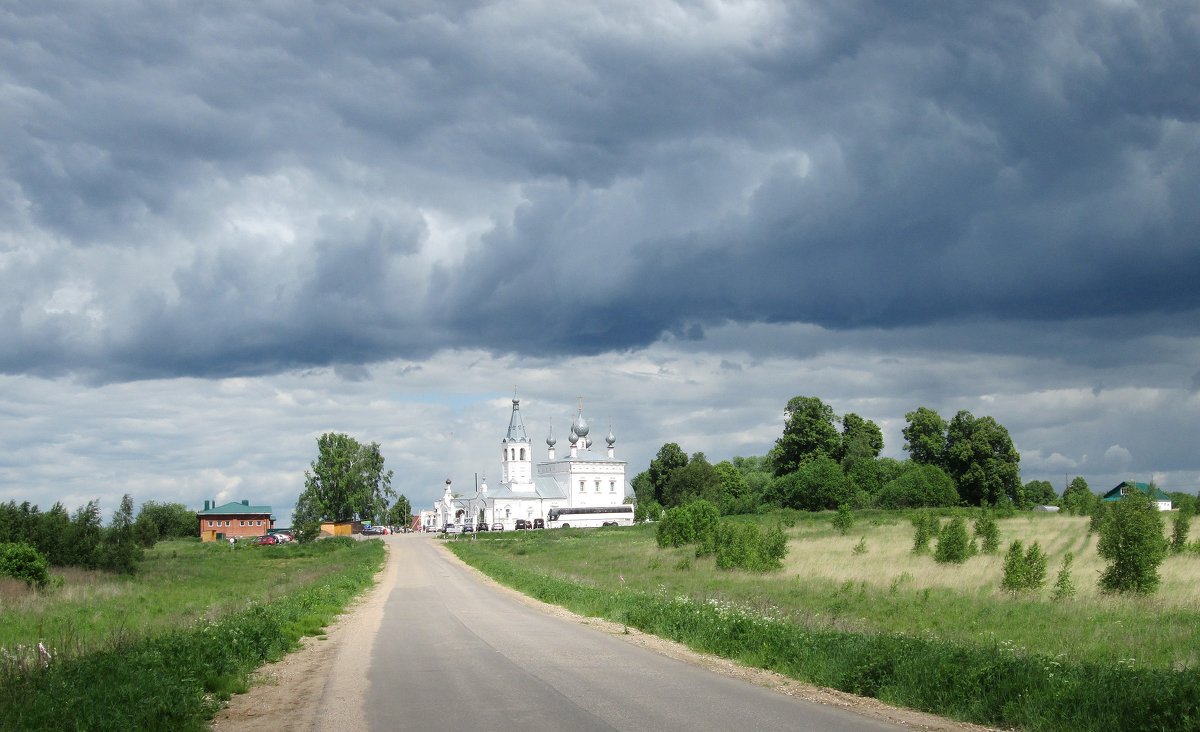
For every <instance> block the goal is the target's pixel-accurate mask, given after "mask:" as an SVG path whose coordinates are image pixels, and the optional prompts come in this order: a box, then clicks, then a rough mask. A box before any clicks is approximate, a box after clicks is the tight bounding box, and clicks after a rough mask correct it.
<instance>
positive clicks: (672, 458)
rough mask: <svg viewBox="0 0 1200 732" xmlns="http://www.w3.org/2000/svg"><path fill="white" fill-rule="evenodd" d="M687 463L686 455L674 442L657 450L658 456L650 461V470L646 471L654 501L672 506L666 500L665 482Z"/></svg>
mask: <svg viewBox="0 0 1200 732" xmlns="http://www.w3.org/2000/svg"><path fill="white" fill-rule="evenodd" d="M687 462H688V457H687V453H685V452H684V451H683V448H681V447H680V446H679V445H677V444H675V443H674V442H668V443H667V444H665V445H663V446H662V447H660V448H659V449H658V454H657V455H655V456H654V459H653V460H651V461H650V469H649V470H648V471H647V472H648V475H647V478H649V480H650V487H651V488H652V489H653V491H654V495H653V496H652V497H653V498H654V500H655V501H657V502H658V503H660V504H662V505H664V506H670V505H672V504H670V503H668V502H667V499H666V493H667V482H668V481H670V479H671V473H673V472H675V471H676V470H678V469H679V468H682V467H683V466H685V465H687Z"/></svg>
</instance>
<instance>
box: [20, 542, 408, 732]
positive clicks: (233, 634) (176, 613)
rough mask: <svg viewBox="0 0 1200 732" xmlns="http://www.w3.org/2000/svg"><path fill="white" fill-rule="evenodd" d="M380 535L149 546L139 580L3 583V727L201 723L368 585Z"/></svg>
mask: <svg viewBox="0 0 1200 732" xmlns="http://www.w3.org/2000/svg"><path fill="white" fill-rule="evenodd" d="M383 554H384V548H383V544H382V542H378V541H353V540H349V539H327V540H322V541H318V542H313V543H310V544H305V545H297V544H290V545H284V546H264V547H255V546H247V545H238V546H237V547H236V548H230V546H229V545H227V544H224V543H221V544H201V543H200V542H199V541H198V540H194V539H193V540H172V541H165V542H159V543H157V544H156V545H155V546H154V547H153V548H151V549H149V550H147V551H146V552H145V556H144V558H143V559H142V561H141V562H140V563H139V565H138V572H137V573H136V574H132V575H129V574H114V573H110V572H103V571H98V570H89V569H82V568H65V569H61V570H59V569H56V570H55V571H56V572H61V573H60V574H59V577H60V579H61V581H60V582H58V583H55V584H54V585H52V586H50V587H47V588H46V589H41V590H39V589H37V588H36V587H35V586H29V585H28V584H27V583H25V582H23V581H20V580H17V579H0V729H6V730H7V729H12V730H29V729H171V730H187V729H196V730H200V729H206V728H207V726H208V720H210V719H211V718H212V715H213V714H214V713H215V712H216V710H217V709H218V708H219V706H220V704H221V702H222V701H223V700H226V699H228V698H229V696H230V695H231V694H233V693H240V692H242V691H245V690H246V689H247V688H248V679H249V676H250V674H251V673H252V672H253V670H254V669H255V668H257V667H258V666H260V665H262V664H263V663H265V662H268V661H272V660H276V659H278V658H280V657H282V656H283V655H284V654H285V653H286V652H288V651H289V650H292V649H293V648H295V646H296V644H297V642H298V640H299V639H300V638H301V637H303V636H308V635H319V634H320V633H321V632H323V628H324V627H325V625H326V624H328V623H329V622H330V621H331V620H332V618H333V617H335V616H336V615H337V614H338V613H339V612H341V610H342V609H343V608H344V607H345V605H346V604H347V603H348V602H349V600H350V599H351V598H352V597H354V596H355V595H356V594H358V593H359V592H361V591H362V590H363V589H365V588H366V587H368V586H370V584H371V583H372V581H373V576H374V574H375V572H376V571H377V570H378V569H379V567H380V566H381V564H382V561H383Z"/></svg>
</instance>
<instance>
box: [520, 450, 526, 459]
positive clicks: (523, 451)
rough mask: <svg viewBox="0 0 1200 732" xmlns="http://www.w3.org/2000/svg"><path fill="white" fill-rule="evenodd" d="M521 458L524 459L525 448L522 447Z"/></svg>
mask: <svg viewBox="0 0 1200 732" xmlns="http://www.w3.org/2000/svg"><path fill="white" fill-rule="evenodd" d="M521 459H522V460H524V459H525V448H523V447H522V448H521Z"/></svg>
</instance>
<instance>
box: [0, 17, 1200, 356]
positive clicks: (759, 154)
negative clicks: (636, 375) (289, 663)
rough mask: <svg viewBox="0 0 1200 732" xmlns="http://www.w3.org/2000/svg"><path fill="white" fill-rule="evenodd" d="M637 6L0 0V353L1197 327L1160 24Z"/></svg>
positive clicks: (1174, 43)
mask: <svg viewBox="0 0 1200 732" xmlns="http://www.w3.org/2000/svg"><path fill="white" fill-rule="evenodd" d="M643 10H644V8H641V6H638V7H629V8H608V9H606V10H605V11H604V12H599V11H596V10H593V9H588V8H584V7H575V8H558V7H553V8H543V9H541V10H540V11H538V12H537V13H535V14H534V15H529V16H526V15H523V14H522V11H521V10H519V9H517V8H504V7H499V6H474V5H469V4H462V5H455V6H452V7H443V6H441V5H437V6H429V7H424V6H419V5H418V6H406V7H405V8H404V9H402V10H401V9H392V10H390V11H384V10H370V9H352V8H348V7H343V6H337V5H327V4H320V5H318V4H309V3H302V2H300V3H294V4H291V5H290V6H287V7H286V9H285V8H284V7H280V8H275V9H263V10H255V9H248V8H244V7H241V6H238V7H236V8H234V7H230V8H226V9H225V11H224V12H204V11H200V10H188V11H183V12H182V13H180V14H177V15H173V16H171V17H169V18H160V17H155V16H154V14H153V13H154V11H152V10H151V9H149V8H147V7H140V6H136V5H133V6H130V5H122V6H114V7H105V8H95V7H92V6H88V7H83V6H77V5H73V4H62V5H59V6H57V7H50V8H49V9H48V10H47V8H46V6H43V5H38V6H36V11H35V9H34V6H29V7H22V6H20V5H18V6H14V8H13V9H12V10H11V11H10V12H9V14H8V15H7V16H6V19H5V21H4V24H5V26H6V27H5V36H6V37H8V38H9V39H11V40H10V41H9V43H7V44H6V45H5V46H4V47H3V48H0V56H2V58H3V61H4V68H5V69H6V71H5V72H4V75H3V82H4V87H3V89H4V91H3V95H4V99H5V101H6V105H7V106H8V107H9V108H10V109H12V110H13V114H11V115H6V117H7V119H8V120H9V121H8V122H7V123H6V124H5V125H4V132H5V133H6V134H5V136H6V139H7V140H9V141H10V142H9V145H8V146H6V151H5V152H4V153H3V155H4V158H5V166H4V170H5V171H6V172H5V174H4V176H3V178H4V180H3V181H2V182H3V185H2V186H0V191H3V192H4V193H5V195H4V205H3V207H2V208H0V212H2V213H0V215H3V221H4V226H5V229H6V231H7V236H6V237H5V240H6V241H7V242H8V244H6V248H7V250H9V251H15V249H14V248H19V249H20V251H21V252H22V253H25V254H26V257H30V256H31V257H32V261H31V262H27V263H24V264H26V265H27V266H22V264H23V263H22V262H17V263H16V264H9V263H5V264H2V265H0V267H3V269H0V272H2V273H3V276H4V278H5V279H6V280H9V279H17V278H18V277H22V271H24V273H35V274H36V277H35V278H34V282H36V281H37V277H40V278H41V279H42V282H41V283H40V286H37V287H35V286H34V284H32V283H31V284H30V285H29V286H28V287H26V288H23V289H24V291H18V292H16V293H14V295H12V296H11V297H10V298H7V301H6V302H4V303H3V304H2V310H0V312H4V313H6V314H7V317H0V327H3V328H4V334H5V335H6V337H7V338H8V339H10V340H12V341H15V342H20V343H22V344H23V345H24V346H25V347H24V348H23V353H22V355H21V356H19V357H10V358H9V359H5V360H4V362H3V363H0V368H3V369H4V370H6V371H8V372H10V373H17V372H22V371H27V370H28V371H33V372H39V373H57V372H61V371H62V370H64V369H66V370H75V371H91V372H93V373H94V374H95V375H96V377H97V378H100V379H107V378H112V379H123V378H137V377H139V376H143V375H170V374H174V373H184V374H220V373H247V372H255V373H267V372H271V371H275V370H279V369H286V368H291V367H294V366H297V365H305V364H311V365H322V364H329V363H332V362H335V361H342V362H346V361H351V360H357V361H363V362H365V361H371V360H377V359H380V358H390V357H395V356H406V357H420V356H422V355H423V354H428V353H430V352H432V350H434V349H436V348H441V347H454V346H459V345H470V346H474V345H484V346H486V347H489V348H497V349H502V350H503V349H513V348H516V349H519V350H522V351H526V352H528V353H531V354H539V353H543V354H548V353H572V352H601V351H605V350H609V349H617V350H623V349H628V348H636V347H642V346H645V345H647V344H649V343H652V342H654V341H655V340H657V339H658V338H660V337H662V336H663V335H664V334H670V333H680V334H684V333H686V334H688V335H689V337H693V338H695V337H701V334H702V333H703V330H701V329H700V328H698V326H713V325H719V324H720V323H724V322H730V321H732V322H771V323H774V322H779V323H786V322H799V323H804V322H808V323H815V324H820V325H822V326H825V327H831V328H836V329H857V328H862V327H864V326H872V327H884V328H890V327H894V326H897V325H916V324H927V323H935V322H947V321H961V322H971V321H974V320H977V319H985V320H989V319H990V320H997V321H1009V320H1013V321H1022V322H1029V321H1045V322H1071V321H1075V320H1078V319H1081V318H1083V319H1089V318H1090V319H1095V318H1108V317H1125V318H1133V319H1135V320H1137V327H1138V328H1139V329H1144V328H1146V327H1162V323H1163V322H1164V321H1162V320H1160V318H1161V317H1162V316H1165V315H1166V316H1169V315H1182V316H1187V317H1191V316H1194V315H1195V313H1196V310H1197V308H1200V302H1198V297H1200V294H1198V293H1200V291H1197V289H1196V288H1195V287H1192V286H1190V285H1191V283H1193V282H1194V281H1195V280H1196V278H1197V276H1198V275H1200V250H1197V248H1196V247H1195V246H1192V244H1193V242H1191V240H1190V237H1191V232H1194V231H1196V230H1197V228H1198V225H1200V220H1198V217H1200V213H1197V212H1196V209H1195V207H1194V206H1191V205H1189V204H1190V198H1191V192H1193V191H1194V190H1196V189H1197V187H1200V178H1198V176H1200V173H1197V172H1196V171H1197V170H1200V166H1198V165H1193V164H1189V163H1190V162H1193V161H1195V160H1196V158H1197V156H1198V153H1200V128H1198V127H1197V115H1198V114H1200V88H1198V85H1200V82H1197V78H1200V77H1197V75H1196V74H1194V73H1189V72H1190V71H1193V70H1194V59H1195V58H1197V57H1198V56H1200V48H1197V46H1198V45H1200V41H1197V39H1196V37H1195V35H1194V34H1190V33H1188V32H1187V28H1188V27H1190V26H1189V23H1191V22H1193V21H1194V20H1195V12H1196V11H1195V9H1194V8H1193V7H1191V6H1190V5H1189V4H1186V3H1177V4H1168V5H1167V6H1164V7H1161V8H1159V9H1157V10H1156V11H1155V12H1153V13H1151V12H1149V11H1144V10H1142V9H1140V8H1138V7H1136V6H1134V7H1125V6H1120V7H1118V6H1111V7H1110V6H1096V5H1093V4H1086V3H1081V4H1074V5H1069V6H1054V7H1047V6H1042V5H1039V4H1034V3H1030V4H1020V3H1014V4H1002V5H995V6H989V7H988V8H978V7H974V6H963V7H961V8H959V9H957V10H947V9H941V10H939V11H938V12H937V13H929V14H925V13H922V12H921V11H920V10H916V9H913V8H906V9H905V10H904V11H903V12H901V11H899V10H898V9H896V8H895V7H894V6H892V5H890V4H886V3H885V4H873V3H860V4H845V3H836V4H824V3H816V2H814V3H806V4H799V5H797V4H788V5H782V4H781V5H769V4H768V5H764V6H763V7H762V8H760V9H759V12H757V13H753V14H752V13H745V12H743V13H740V14H739V13H738V12H737V9H735V8H732V7H730V8H725V7H722V6H713V7H711V8H707V9H703V8H698V7H696V8H684V7H677V6H671V5H664V7H663V8H659V10H660V11H663V12H665V13H666V16H665V17H670V18H671V21H670V22H669V23H667V24H666V25H662V24H657V23H656V21H655V20H654V17H655V16H653V14H643ZM535 16H536V18H535ZM197 29H199V30H197ZM514 193H515V194H516V197H515V198H514ZM431 216H436V217H438V218H439V220H440V221H442V222H447V221H449V222H452V223H451V224H450V225H451V226H452V227H456V226H458V225H457V224H456V223H453V222H459V221H462V222H465V221H475V222H476V223H475V224H473V225H468V226H467V227H465V228H463V227H458V228H459V229H460V230H459V231H457V232H456V233H455V234H454V236H455V237H456V238H455V240H454V242H452V243H447V242H446V241H445V240H444V238H439V237H438V236H437V232H431V231H430V221H431V219H430V217H431ZM234 219H240V221H235V220H234ZM256 219H257V220H256ZM478 222H490V223H485V224H484V225H483V226H480V224H479V223H478ZM256 223H257V224H259V225H261V227H262V228H260V229H258V230H254V229H251V230H247V229H246V228H245V227H246V226H247V225H251V226H253V225H254V224H256ZM238 226H240V227H242V228H238ZM472 232H474V233H472ZM48 242H55V245H49V244H48ZM448 247H449V249H447V248H448ZM88 250H93V251H97V252H101V253H100V254H93V255H91V256H89V254H88ZM114 259H116V260H119V261H118V262H117V263H116V264H115V265H114V262H113V260H114ZM101 262H103V263H104V264H107V266H106V267H102V269H105V270H107V271H103V272H100V273H97V274H99V275H100V276H103V277H106V278H107V282H106V283H104V284H99V285H97V284H96V283H92V285H91V289H92V290H93V291H94V292H93V303H92V304H93V306H94V307H95V308H96V309H98V310H100V311H103V312H104V313H105V314H107V315H109V316H110V319H109V320H106V321H105V322H103V323H100V322H98V321H96V320H95V319H94V318H93V319H90V320H89V319H87V318H85V317H83V318H81V317H79V315H78V314H71V316H70V317H66V316H64V317H56V318H46V317H44V316H43V313H41V312H40V311H39V310H37V308H38V306H39V305H41V304H42V303H44V301H46V300H48V299H50V298H51V295H52V293H53V292H55V291H56V288H59V287H61V286H62V284H63V280H64V279H66V278H67V273H68V272H69V270H68V269H66V268H72V269H74V270H76V271H74V272H71V275H70V276H72V277H76V278H78V277H80V276H81V275H83V276H86V274H88V273H90V271H91V270H90V269H88V270H86V271H84V272H80V271H78V270H79V269H83V268H90V267H92V266H96V265H97V264H99V263H101ZM420 283H424V286H422V285H421V284H420ZM516 312H520V313H521V314H522V315H521V317H520V318H514V317H512V314H513V313H516ZM113 319H115V320H118V321H119V322H117V323H113V322H112V320H113ZM198 321H203V322H205V323H206V324H205V325H204V326H203V327H199V326H197V325H195V324H196V323H197V322H198ZM349 331H356V332H353V333H351V332H349ZM518 335H519V336H520V337H518ZM183 338H186V339H187V340H188V344H187V345H185V344H183V343H181V342H180V340H182V339H183ZM301 342H302V343H303V344H304V345H303V347H299V346H298V345H294V344H299V343H301Z"/></svg>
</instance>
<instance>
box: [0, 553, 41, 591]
mask: <svg viewBox="0 0 1200 732" xmlns="http://www.w3.org/2000/svg"><path fill="white" fill-rule="evenodd" d="M0 575H3V576H5V577H14V578H16V579H19V580H24V581H25V584H27V585H29V586H30V587H33V586H36V587H38V589H41V588H43V587H45V586H46V584H47V583H49V582H50V563H49V562H48V561H46V557H44V556H42V553H41V552H39V551H38V550H37V549H34V548H33V547H32V546H30V545H28V544H25V543H16V544H0Z"/></svg>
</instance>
